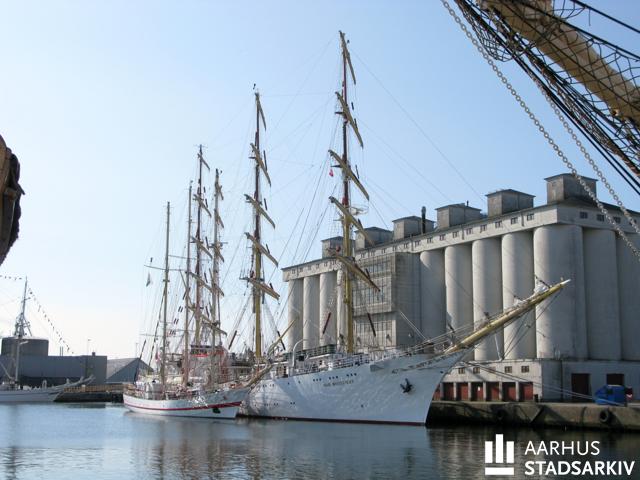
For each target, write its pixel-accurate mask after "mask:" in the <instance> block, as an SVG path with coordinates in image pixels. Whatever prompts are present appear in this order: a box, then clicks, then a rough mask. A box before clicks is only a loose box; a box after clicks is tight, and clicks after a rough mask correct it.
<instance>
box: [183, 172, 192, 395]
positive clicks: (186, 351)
mask: <svg viewBox="0 0 640 480" xmlns="http://www.w3.org/2000/svg"><path fill="white" fill-rule="evenodd" d="M192 190H193V187H192V186H191V183H189V200H188V205H189V207H188V212H189V213H188V214H187V216H188V220H187V269H186V274H185V280H184V281H185V294H184V353H183V354H182V365H183V368H184V374H183V375H182V384H183V385H184V386H185V387H186V386H187V384H188V383H189V353H190V351H189V350H190V346H189V307H190V305H189V301H190V299H191V291H190V288H189V287H190V282H191V278H190V276H191V195H192Z"/></svg>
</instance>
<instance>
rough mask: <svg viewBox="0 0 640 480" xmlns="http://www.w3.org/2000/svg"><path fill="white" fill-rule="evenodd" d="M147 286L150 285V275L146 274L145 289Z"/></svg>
mask: <svg viewBox="0 0 640 480" xmlns="http://www.w3.org/2000/svg"><path fill="white" fill-rule="evenodd" d="M149 285H151V273H148V274H147V284H146V285H145V287H148V286H149Z"/></svg>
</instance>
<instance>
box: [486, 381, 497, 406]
mask: <svg viewBox="0 0 640 480" xmlns="http://www.w3.org/2000/svg"><path fill="white" fill-rule="evenodd" d="M487 393H488V397H487V398H488V400H489V401H490V402H497V401H499V400H500V384H499V383H498V382H487Z"/></svg>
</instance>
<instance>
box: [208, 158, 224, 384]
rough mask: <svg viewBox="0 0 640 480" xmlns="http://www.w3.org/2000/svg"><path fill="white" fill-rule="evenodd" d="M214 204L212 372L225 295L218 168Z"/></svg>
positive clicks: (220, 190) (221, 196)
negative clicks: (221, 304)
mask: <svg viewBox="0 0 640 480" xmlns="http://www.w3.org/2000/svg"><path fill="white" fill-rule="evenodd" d="M213 198H214V203H213V245H212V247H213V268H212V270H211V372H212V374H213V368H214V366H215V355H214V352H215V346H216V333H218V334H219V335H220V337H219V338H220V343H222V333H223V332H222V330H221V322H220V296H222V295H224V293H223V292H222V289H221V288H220V262H224V257H223V256H222V243H221V242H220V232H219V229H220V228H224V223H223V222H222V218H221V217H220V200H224V195H223V194H222V186H221V185H220V171H219V170H218V169H217V168H216V183H215V184H214V197H213Z"/></svg>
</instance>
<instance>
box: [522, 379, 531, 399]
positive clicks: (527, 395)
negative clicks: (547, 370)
mask: <svg viewBox="0 0 640 480" xmlns="http://www.w3.org/2000/svg"><path fill="white" fill-rule="evenodd" d="M520 401H521V402H531V401H533V383H531V382H523V383H521V384H520Z"/></svg>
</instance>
